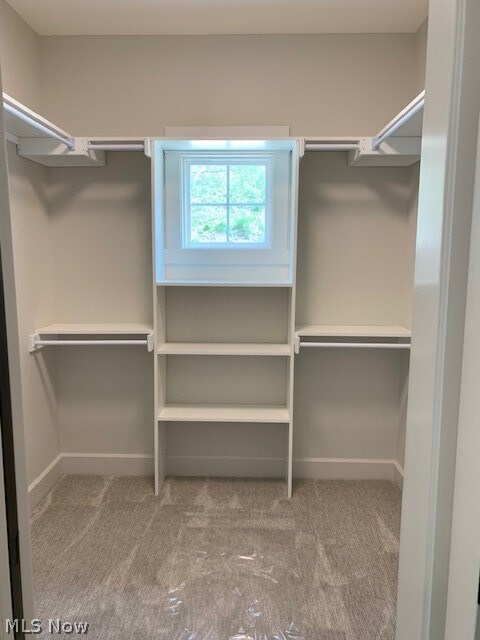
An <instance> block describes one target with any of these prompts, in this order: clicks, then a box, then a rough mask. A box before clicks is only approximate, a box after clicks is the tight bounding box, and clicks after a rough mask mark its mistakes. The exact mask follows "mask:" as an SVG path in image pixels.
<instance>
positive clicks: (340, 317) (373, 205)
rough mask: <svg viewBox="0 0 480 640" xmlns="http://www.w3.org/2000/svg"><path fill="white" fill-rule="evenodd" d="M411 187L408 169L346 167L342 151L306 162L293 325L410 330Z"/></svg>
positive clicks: (314, 155) (310, 157)
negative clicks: (385, 326) (379, 326)
mask: <svg viewBox="0 0 480 640" xmlns="http://www.w3.org/2000/svg"><path fill="white" fill-rule="evenodd" d="M411 184H412V182H411V169H410V168H409V167H399V168H392V167H363V168H358V167H349V166H348V164H347V154H346V153H344V152H339V153H333V152H328V153H318V152H315V153H307V154H306V155H305V157H304V158H303V160H302V163H301V169H300V200H299V228H298V235H299V240H298V242H299V250H298V260H297V269H298V271H297V280H298V285H297V324H346V325H349V324H373V325H375V324H392V325H403V324H409V320H410V318H409V316H410V313H411V304H412V303H411V299H412V286H413V259H414V238H415V236H414V234H413V235H412V233H411V220H412V216H411V213H412V212H411V211H410V199H411ZM407 281H409V282H408V285H409V286H407ZM407 320H408V322H407Z"/></svg>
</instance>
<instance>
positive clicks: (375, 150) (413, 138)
mask: <svg viewBox="0 0 480 640" xmlns="http://www.w3.org/2000/svg"><path fill="white" fill-rule="evenodd" d="M424 104H425V91H422V92H421V93H420V94H419V95H418V96H417V97H416V98H414V100H412V102H410V104H408V105H407V106H406V107H405V108H404V109H402V111H400V112H399V113H398V114H397V115H396V116H395V117H394V118H392V120H390V122H389V123H388V124H386V125H385V126H384V127H383V129H382V130H381V131H379V132H378V134H377V135H376V136H373V137H372V138H362V139H361V140H360V141H359V143H358V149H356V150H353V151H350V153H349V158H348V163H349V165H350V166H360V167H365V166H367V167H379V166H385V167H408V166H411V165H412V164H415V163H416V162H418V161H419V160H420V153H421V147H422V129H423V108H424Z"/></svg>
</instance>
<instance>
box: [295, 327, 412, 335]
mask: <svg viewBox="0 0 480 640" xmlns="http://www.w3.org/2000/svg"><path fill="white" fill-rule="evenodd" d="M295 333H296V335H297V336H306V337H307V336H310V337H314V338H315V337H318V338H321V337H324V338H340V337H342V338H410V337H411V336H412V332H411V330H410V329H407V328H406V327H402V326H400V325H393V326H392V325H336V324H307V325H299V326H297V327H296V329H295Z"/></svg>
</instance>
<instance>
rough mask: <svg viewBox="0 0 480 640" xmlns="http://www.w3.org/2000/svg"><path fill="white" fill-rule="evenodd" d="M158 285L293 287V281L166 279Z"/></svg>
mask: <svg viewBox="0 0 480 640" xmlns="http://www.w3.org/2000/svg"><path fill="white" fill-rule="evenodd" d="M157 287H259V288H261V287H265V288H266V287H279V288H281V287H284V288H287V289H291V288H292V287H293V284H292V283H291V282H248V281H242V282H235V281H232V280H229V281H223V280H165V281H163V282H157Z"/></svg>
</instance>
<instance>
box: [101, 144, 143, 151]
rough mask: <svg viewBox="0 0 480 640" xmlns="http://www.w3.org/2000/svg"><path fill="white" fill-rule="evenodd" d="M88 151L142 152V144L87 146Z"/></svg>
mask: <svg viewBox="0 0 480 640" xmlns="http://www.w3.org/2000/svg"><path fill="white" fill-rule="evenodd" d="M88 149H89V150H95V151H144V149H145V146H144V145H143V144H89V145H88Z"/></svg>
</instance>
